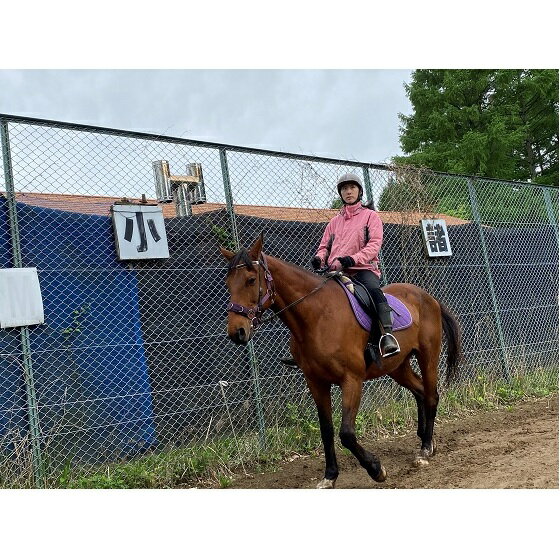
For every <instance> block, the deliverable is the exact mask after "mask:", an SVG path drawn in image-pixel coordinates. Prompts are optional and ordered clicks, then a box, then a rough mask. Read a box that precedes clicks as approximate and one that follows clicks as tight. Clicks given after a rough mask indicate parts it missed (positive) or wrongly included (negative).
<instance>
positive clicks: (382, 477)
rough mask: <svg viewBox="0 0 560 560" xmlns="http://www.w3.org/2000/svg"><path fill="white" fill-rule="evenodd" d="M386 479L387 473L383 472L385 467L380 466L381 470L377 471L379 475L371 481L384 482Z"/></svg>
mask: <svg viewBox="0 0 560 560" xmlns="http://www.w3.org/2000/svg"><path fill="white" fill-rule="evenodd" d="M386 478H387V471H386V470H385V467H384V466H383V465H381V470H380V471H379V474H378V475H377V477H376V478H374V479H373V480H375V482H385V479H386Z"/></svg>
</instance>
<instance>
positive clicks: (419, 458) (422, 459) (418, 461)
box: [412, 455, 430, 468]
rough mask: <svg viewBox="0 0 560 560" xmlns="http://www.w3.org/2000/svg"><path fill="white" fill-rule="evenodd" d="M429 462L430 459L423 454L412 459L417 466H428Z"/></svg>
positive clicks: (414, 465) (413, 464)
mask: <svg viewBox="0 0 560 560" xmlns="http://www.w3.org/2000/svg"><path fill="white" fill-rule="evenodd" d="M429 464H430V461H428V459H426V458H425V457H423V456H422V455H417V456H416V457H414V459H413V461H412V466H413V467H416V468H421V467H427V466H428V465H429Z"/></svg>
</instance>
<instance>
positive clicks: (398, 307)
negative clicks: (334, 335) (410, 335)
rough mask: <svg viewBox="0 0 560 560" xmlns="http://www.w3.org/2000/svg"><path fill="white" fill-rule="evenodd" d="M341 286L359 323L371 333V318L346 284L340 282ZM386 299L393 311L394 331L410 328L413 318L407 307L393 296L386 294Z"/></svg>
mask: <svg viewBox="0 0 560 560" xmlns="http://www.w3.org/2000/svg"><path fill="white" fill-rule="evenodd" d="M339 284H340V285H341V286H342V287H343V288H344V293H345V294H346V296H347V297H348V301H349V302H350V306H351V307H352V311H354V315H355V316H356V319H357V320H358V323H359V324H360V326H361V327H362V328H364V329H365V330H366V331H368V332H369V331H370V330H371V317H370V316H369V315H368V314H367V313H366V312H365V311H364V310H363V308H362V306H361V305H360V304H359V303H358V300H357V299H356V296H355V295H354V294H353V293H352V292H351V291H350V290H349V289H348V288H347V287H346V286H345V285H344V284H342V283H341V282H339ZM385 297H386V298H387V303H388V304H389V306H390V307H391V309H392V310H393V313H392V316H393V330H394V331H402V330H403V329H406V328H408V327H410V325H412V316H411V315H410V311H409V310H408V308H407V307H406V305H405V304H404V303H403V302H402V301H401V300H400V299H397V298H396V297H395V296H392V295H391V294H385Z"/></svg>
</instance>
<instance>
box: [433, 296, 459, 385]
mask: <svg viewBox="0 0 560 560" xmlns="http://www.w3.org/2000/svg"><path fill="white" fill-rule="evenodd" d="M439 306H440V308H441V323H442V327H443V332H444V334H445V338H446V339H447V370H446V372H445V377H446V379H445V380H446V382H447V383H449V382H450V381H451V380H452V379H453V378H454V377H455V376H456V375H457V372H458V369H459V363H460V362H461V359H462V351H461V329H460V328H459V323H458V322H457V319H455V317H454V316H453V315H452V314H451V312H450V311H449V309H447V307H445V305H443V304H442V303H440V304H439Z"/></svg>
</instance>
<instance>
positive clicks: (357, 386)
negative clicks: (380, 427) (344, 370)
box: [340, 379, 387, 482]
mask: <svg viewBox="0 0 560 560" xmlns="http://www.w3.org/2000/svg"><path fill="white" fill-rule="evenodd" d="M341 388H342V425H341V426H340V441H341V442H342V445H344V447H346V448H347V449H349V450H350V451H351V452H352V453H353V454H354V456H355V457H356V459H358V462H359V463H360V465H361V466H362V467H364V469H366V471H367V473H368V474H369V476H371V478H373V480H375V481H376V482H383V481H384V480H385V478H387V472H386V471H385V468H384V467H382V466H381V463H380V462H379V459H378V458H377V457H376V456H375V455H373V454H372V453H370V452H369V451H366V450H365V449H364V448H363V447H362V446H361V445H360V444H359V443H358V441H357V440H356V415H357V414H358V408H359V406H360V400H361V398H362V382H361V381H360V380H358V379H347V380H345V381H344V383H343V384H342V385H341Z"/></svg>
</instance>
